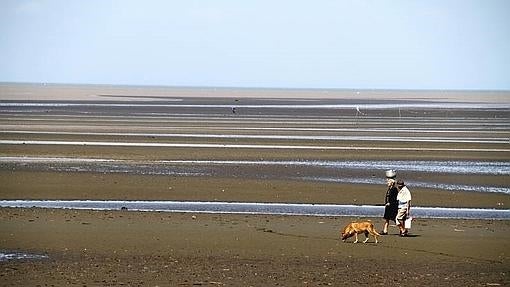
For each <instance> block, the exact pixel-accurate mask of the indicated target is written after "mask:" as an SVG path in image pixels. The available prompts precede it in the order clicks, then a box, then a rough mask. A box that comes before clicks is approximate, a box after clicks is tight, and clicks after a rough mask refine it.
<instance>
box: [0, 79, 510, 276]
mask: <svg viewBox="0 0 510 287" xmlns="http://www.w3.org/2000/svg"><path fill="white" fill-rule="evenodd" d="M487 93H489V94H490V95H484V101H483V102H480V94H479V93H477V92H465V93H462V92H441V91H435V92H431V91H423V92H416V91H398V92H396V91H370V92H369V91H361V92H360V93H359V94H358V93H357V92H356V91H350V90H340V91H323V90H306V91H294V90H284V89H282V90H278V89H277V90H265V89H262V90H252V89H208V88H204V89H199V88H195V89H193V88H144V87H104V86H60V85H49V86H37V85H21V84H15V85H12V84H2V85H0V110H1V112H0V186H1V189H0V200H8V199H9V200H24V199H42V200H44V199H52V200H64V199H81V200H160V201H169V200H175V201H214V202H222V201H224V202H255V203H256V202H263V203H310V204H321V203H327V204H351V205H381V204H383V203H384V194H385V186H384V171H385V169H388V168H395V169H397V170H398V174H399V177H402V178H404V179H405V180H406V182H407V183H408V184H409V186H410V188H411V190H412V194H413V206H423V207H455V208H489V209H499V210H508V207H509V206H510V185H509V182H508V175H509V173H510V164H509V162H510V149H509V147H508V138H509V136H510V125H509V121H508V118H509V117H510V111H509V109H508V108H507V107H506V105H508V104H509V102H510V98H509V95H508V93H503V92H487ZM500 106H501V107H500ZM234 108H235V109H234ZM381 216H382V215H381ZM357 219H358V218H356V217H354V216H351V217H320V216H318V217H315V216H283V215H253V214H236V215H234V214H203V213H167V212H135V211H130V210H123V211H121V210H116V211H91V210H57V209H40V208H27V209H21V208H0V230H2V232H1V233H0V253H2V254H14V253H19V254H28V255H34V256H35V257H38V256H43V257H41V258H32V259H29V258H26V259H9V260H0V276H1V278H2V279H1V280H0V285H1V286H45V285H46V286H52V285H54V286H61V285H71V286H78V285H79V286H121V285H124V286H277V285H278V286H323V285H324V286H344V285H345V286H347V285H349V286H352V285H367V284H370V285H377V286H378V285H397V286H404V285H406V286H444V285H450V286H505V285H509V284H510V276H509V272H510V270H509V268H508V266H509V259H510V244H509V242H510V240H509V239H510V238H509V237H510V222H509V221H508V220H479V219H471V220H465V219H426V218H416V220H415V221H414V223H413V228H412V231H411V236H410V237H408V238H400V237H399V236H398V234H397V233H398V231H397V228H396V227H394V226H393V227H390V235H388V236H382V237H381V238H380V241H381V242H380V243H379V244H377V245H376V244H374V243H373V239H372V238H371V239H370V240H369V243H367V244H362V243H359V244H353V243H352V239H351V240H348V242H345V243H344V242H341V241H340V240H339V229H340V228H341V227H343V226H344V225H345V224H347V223H349V222H351V221H352V220H357ZM371 220H372V222H373V223H374V224H375V225H376V228H377V229H378V230H380V229H381V227H382V221H381V219H380V218H371ZM362 238H363V236H362Z"/></svg>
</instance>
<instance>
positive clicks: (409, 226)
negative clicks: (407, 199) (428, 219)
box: [404, 217, 413, 229]
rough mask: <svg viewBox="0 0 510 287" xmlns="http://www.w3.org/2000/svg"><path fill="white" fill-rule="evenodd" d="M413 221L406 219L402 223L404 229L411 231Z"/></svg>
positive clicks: (409, 218)
mask: <svg viewBox="0 0 510 287" xmlns="http://www.w3.org/2000/svg"><path fill="white" fill-rule="evenodd" d="M412 221H413V218H412V217H408V218H407V219H406V220H405V221H404V228H405V229H411V222H412Z"/></svg>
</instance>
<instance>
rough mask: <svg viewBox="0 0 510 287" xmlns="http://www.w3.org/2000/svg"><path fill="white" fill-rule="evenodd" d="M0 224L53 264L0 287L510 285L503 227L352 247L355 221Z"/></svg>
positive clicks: (30, 264)
mask: <svg viewBox="0 0 510 287" xmlns="http://www.w3.org/2000/svg"><path fill="white" fill-rule="evenodd" d="M0 218H1V220H0V228H1V229H2V233H1V234H2V235H1V236H0V242H1V244H2V248H3V249H7V250H20V251H24V252H33V253H39V254H41V253H42V254H46V255H48V256H49V258H48V259H40V260H28V261H23V260H18V261H16V260H12V261H8V262H2V263H0V265H1V267H2V269H1V274H0V276H1V277H2V281H1V282H2V283H0V284H1V285H2V286H21V285H23V286H35V285H38V284H47V285H48V286H51V285H52V284H54V285H63V284H69V285H80V286H84V285H87V286H91V285H92V286H96V285H102V286H110V285H114V286H119V285H130V286H155V285H159V286H197V285H202V286H218V285H219V286H276V285H284V286H322V285H325V286H328V285H329V286H352V285H365V284H369V285H397V286H403V285H406V286H444V285H450V286H488V285H489V284H493V285H490V286H504V285H507V284H509V283H510V275H509V270H508V265H509V260H510V244H509V242H510V222H508V221H478V220H417V221H415V222H414V225H413V229H412V236H411V237H408V238H400V237H399V236H398V235H396V233H397V229H396V227H390V235H387V236H382V237H381V238H380V241H381V242H380V243H378V244H374V243H373V238H370V240H369V243H366V244H363V243H358V244H353V240H352V239H349V240H348V241H347V242H345V243H344V242H342V241H340V240H339V238H338V237H339V229H340V228H341V227H342V226H343V225H345V224H346V223H348V222H350V221H351V220H355V219H356V218H332V217H300V216H260V215H259V216H255V215H210V214H209V215H208V214H176V213H151V212H141V213H139V212H129V211H116V212H106V211H75V210H42V209H10V208H4V209H0ZM372 220H373V222H374V223H375V224H376V225H377V226H378V227H380V225H381V222H380V220H379V219H375V218H374V219H372ZM361 238H364V236H362V237H361ZM498 284H499V285H498Z"/></svg>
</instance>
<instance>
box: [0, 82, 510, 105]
mask: <svg viewBox="0 0 510 287" xmlns="http://www.w3.org/2000/svg"><path fill="white" fill-rule="evenodd" d="M137 96H140V97H137ZM190 97H197V98H240V99H246V98H262V99H280V98H283V99H293V98H295V99H316V100H319V99H356V100H414V101H438V102H445V101H446V102H467V103H509V102H510V91H490V90H486V91H485V90H480V91H473V90H465V91H463V90H408V89H403V90H397V89H387V90H386V89H328V88H325V89H319V88H306V89H304V88H303V89H297V88H248V87H232V88H230V87H177V86H175V87H171V86H170V87H165V86H125V85H102V84H94V85H92V84H42V83H5V82H0V100H39V101H47V100H66V101H83V100H94V101H95V100H101V101H112V100H116V101H134V100H138V101H139V100H144V101H155V100H164V99H165V98H168V99H172V98H190Z"/></svg>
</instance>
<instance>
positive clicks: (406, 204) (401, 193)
mask: <svg viewBox="0 0 510 287" xmlns="http://www.w3.org/2000/svg"><path fill="white" fill-rule="evenodd" d="M397 189H398V194H397V200H398V213H397V225H398V227H399V228H400V236H407V233H408V230H407V229H406V228H405V225H404V223H405V221H406V219H407V218H409V217H410V216H411V192H410V191H409V189H408V188H407V186H406V185H405V183H404V181H403V180H401V179H399V180H397Z"/></svg>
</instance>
